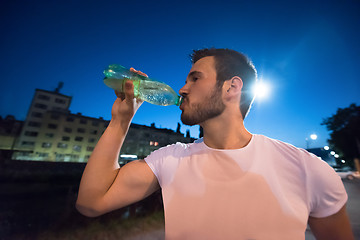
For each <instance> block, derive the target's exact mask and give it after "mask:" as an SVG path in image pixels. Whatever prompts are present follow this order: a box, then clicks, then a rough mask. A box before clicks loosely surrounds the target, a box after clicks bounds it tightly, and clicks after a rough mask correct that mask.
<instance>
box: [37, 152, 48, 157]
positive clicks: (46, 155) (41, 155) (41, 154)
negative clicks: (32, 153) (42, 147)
mask: <svg viewBox="0 0 360 240" xmlns="http://www.w3.org/2000/svg"><path fill="white" fill-rule="evenodd" d="M48 156H49V154H48V153H39V157H48Z"/></svg>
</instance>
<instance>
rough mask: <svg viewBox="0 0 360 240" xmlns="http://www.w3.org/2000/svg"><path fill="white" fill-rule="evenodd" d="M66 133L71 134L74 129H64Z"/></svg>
mask: <svg viewBox="0 0 360 240" xmlns="http://www.w3.org/2000/svg"><path fill="white" fill-rule="evenodd" d="M64 132H66V133H71V132H72V129H71V128H67V127H66V128H64Z"/></svg>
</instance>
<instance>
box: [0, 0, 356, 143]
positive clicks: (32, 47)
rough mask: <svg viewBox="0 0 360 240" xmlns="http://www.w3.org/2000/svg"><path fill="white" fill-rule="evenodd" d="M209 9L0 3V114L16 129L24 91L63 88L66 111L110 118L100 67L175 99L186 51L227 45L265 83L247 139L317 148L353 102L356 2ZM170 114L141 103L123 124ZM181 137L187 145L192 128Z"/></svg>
mask: <svg viewBox="0 0 360 240" xmlns="http://www.w3.org/2000/svg"><path fill="white" fill-rule="evenodd" d="M212 2H213V1H208V0H207V1H203V2H201V1H126V2H123V1H105V0H101V1H100V0H99V1H89V0H87V1H76V0H73V1H65V0H61V1H60V0H59V1H54V0H47V1H37V0H33V1H25V0H23V1H16V0H2V1H1V2H0V34H1V37H0V43H1V44H0V62H1V64H0V73H1V88H0V115H1V116H2V117H5V116H6V115H8V114H10V115H14V116H15V117H16V119H20V120H25V117H26V114H27V110H28V108H29V106H30V102H31V100H32V97H33V94H34V91H35V89H36V88H39V89H45V90H51V91H52V90H54V89H55V88H56V87H57V85H58V83H59V82H64V87H63V88H62V89H61V90H60V92H61V93H62V94H65V95H70V96H72V97H73V98H72V103H71V106H70V111H71V112H72V113H78V112H81V113H82V114H83V115H85V116H90V117H95V118H97V117H103V118H104V119H107V120H110V118H111V114H110V112H111V106H112V103H113V101H114V100H115V98H116V97H115V95H114V93H113V90H112V89H110V88H108V87H106V86H105V85H104V84H103V73H102V72H103V70H104V69H105V67H106V66H107V65H109V64H112V63H117V64H121V65H124V66H126V67H134V68H136V69H139V70H142V71H143V72H145V73H147V74H148V75H149V77H151V78H154V79H157V80H160V81H162V82H166V83H167V84H169V85H170V86H172V87H173V88H174V90H175V91H176V92H178V90H179V89H180V88H181V87H182V86H183V84H184V81H185V78H186V75H187V73H188V71H189V70H190V68H191V64H190V59H189V54H190V53H191V52H192V50H193V49H199V48H204V47H218V48H232V49H234V50H237V51H240V52H243V53H245V54H246V55H247V56H249V57H250V59H251V60H252V61H253V63H254V64H255V66H256V68H257V70H258V74H259V78H260V79H262V81H263V82H266V83H267V84H269V85H270V86H271V92H270V95H269V96H268V97H267V98H266V99H257V100H256V101H255V103H254V105H253V108H252V110H251V112H250V114H249V116H248V118H247V119H246V120H245V126H246V127H247V128H248V130H249V131H250V132H252V133H257V134H264V135H267V136H269V137H272V138H276V139H279V140H282V141H286V142H289V143H291V144H293V145H295V146H297V147H306V141H305V139H306V138H307V137H309V135H310V134H312V133H316V134H317V135H318V139H317V140H316V141H314V142H312V143H311V144H310V147H321V146H324V145H326V144H327V143H326V140H327V138H328V137H329V134H328V132H327V130H326V128H325V126H321V125H320V123H321V122H322V120H323V118H326V117H330V116H331V115H332V114H334V113H335V112H336V110H337V109H338V108H344V107H348V106H349V105H350V104H351V103H356V104H359V103H360V101H359V100H360V97H359V96H360V94H359V93H360V83H359V80H360V79H359V77H358V76H359V72H360V46H359V45H360V44H359V43H360V14H359V13H360V1H358V0H342V1H340V0H339V1H325V0H324V1H266V2H265V1H264V2H263V1H219V3H217V4H216V3H212ZM180 113H181V111H180V110H179V109H178V108H177V107H175V106H169V107H161V106H155V105H151V104H149V103H144V104H143V105H142V107H141V108H140V109H139V111H138V113H137V114H136V116H135V117H134V119H133V122H134V123H138V124H144V125H148V126H149V125H150V124H151V123H153V122H154V123H155V125H156V127H161V128H169V129H173V130H175V129H176V126H177V123H178V122H180ZM187 129H190V130H191V136H192V137H198V132H199V127H198V126H194V127H188V126H185V125H182V127H181V131H182V132H183V133H185V132H186V130H187Z"/></svg>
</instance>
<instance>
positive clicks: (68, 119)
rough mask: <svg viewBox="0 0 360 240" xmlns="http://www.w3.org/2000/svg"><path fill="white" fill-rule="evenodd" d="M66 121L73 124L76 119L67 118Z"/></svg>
mask: <svg viewBox="0 0 360 240" xmlns="http://www.w3.org/2000/svg"><path fill="white" fill-rule="evenodd" d="M66 121H67V122H73V121H74V118H73V117H67V118H66Z"/></svg>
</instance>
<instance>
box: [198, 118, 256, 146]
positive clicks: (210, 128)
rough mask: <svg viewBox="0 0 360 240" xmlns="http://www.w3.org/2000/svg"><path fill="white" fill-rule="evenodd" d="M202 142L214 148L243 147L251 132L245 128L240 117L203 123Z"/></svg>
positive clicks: (247, 141)
mask: <svg viewBox="0 0 360 240" xmlns="http://www.w3.org/2000/svg"><path fill="white" fill-rule="evenodd" d="M202 127H203V130H204V143H205V144H206V145H207V146H208V147H211V148H215V149H239V148H243V147H245V146H246V145H247V144H248V143H249V142H250V140H251V137H252V134H251V133H250V132H249V131H247V130H246V128H245V126H244V122H243V120H242V119H233V120H231V119H228V121H226V120H221V121H212V122H206V123H205V124H203V126H202Z"/></svg>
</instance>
